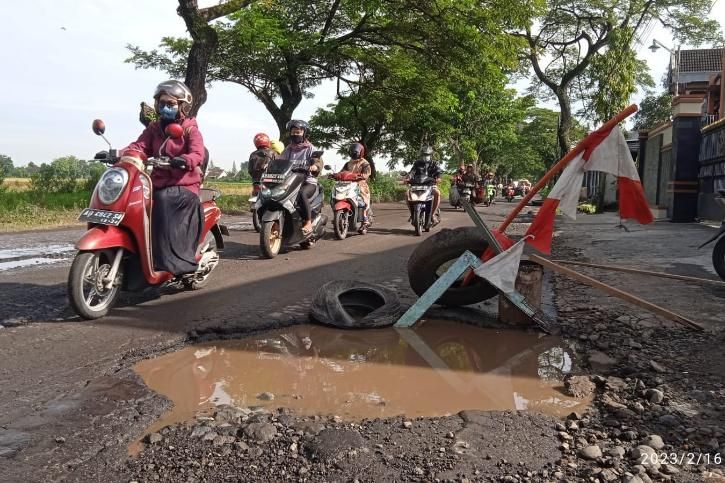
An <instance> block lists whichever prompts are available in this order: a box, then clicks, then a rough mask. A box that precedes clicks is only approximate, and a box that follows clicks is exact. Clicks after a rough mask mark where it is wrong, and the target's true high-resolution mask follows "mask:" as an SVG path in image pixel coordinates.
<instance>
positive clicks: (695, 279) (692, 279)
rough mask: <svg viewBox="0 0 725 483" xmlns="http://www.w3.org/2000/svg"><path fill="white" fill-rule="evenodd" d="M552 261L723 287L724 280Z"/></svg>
mask: <svg viewBox="0 0 725 483" xmlns="http://www.w3.org/2000/svg"><path fill="white" fill-rule="evenodd" d="M552 261H553V262H554V263H561V264H564V265H579V266H581V267H591V268H601V269H602V270H611V271H613V272H624V273H635V274H638V275H649V276H652V277H661V278H671V279H673V280H682V281H684V282H692V283H696V284H703V283H704V284H711V285H716V286H718V287H725V282H723V281H720V280H711V279H709V278H700V277H688V276H686V275H675V274H673V273H665V272H655V271H651V270H640V269H638V268H629V267H620V266H616V265H601V264H598V263H586V262H575V261H573V260H552Z"/></svg>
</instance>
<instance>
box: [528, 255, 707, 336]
mask: <svg viewBox="0 0 725 483" xmlns="http://www.w3.org/2000/svg"><path fill="white" fill-rule="evenodd" d="M529 260H531V261H532V262H536V263H539V264H541V265H543V266H544V267H547V268H550V269H552V270H554V271H555V272H559V273H561V274H563V275H566V276H567V277H570V278H572V279H574V280H576V281H577V282H581V283H584V284H586V285H589V286H591V287H594V288H598V289H599V290H602V291H604V292H606V293H608V294H610V295H614V296H615V297H618V298H620V299H622V300H625V301H627V302H629V303H631V304H634V305H637V306H639V307H642V308H643V309H646V310H649V311H650V312H652V313H654V314H657V315H661V316H662V317H664V318H666V319H669V320H671V321H673V322H676V323H678V324H680V325H684V326H687V327H690V328H693V329H696V330H699V331H704V330H705V329H704V328H703V327H702V326H701V325H700V324H698V323H696V322H693V321H692V320H690V319H687V318H685V317H683V316H681V315H678V314H676V313H674V312H670V311H669V310H667V309H664V308H662V307H660V306H659V305H655V304H653V303H651V302H647V301H646V300H643V299H641V298H639V297H636V296H634V295H632V294H629V293H627V292H625V291H623V290H620V289H618V288H615V287H612V286H611V285H607V284H606V283H604V282H600V281H599V280H595V279H593V278H591V277H588V276H586V275H583V274H581V273H579V272H576V271H574V270H572V269H570V268H566V267H562V266H561V265H559V264H558V263H554V262H552V261H551V260H548V259H546V258H543V257H540V256H538V255H533V254H532V255H529Z"/></svg>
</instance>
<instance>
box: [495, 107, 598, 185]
mask: <svg viewBox="0 0 725 483" xmlns="http://www.w3.org/2000/svg"><path fill="white" fill-rule="evenodd" d="M558 123H559V113H558V112H556V111H552V110H551V109H546V108H540V107H533V108H531V109H529V110H528V111H527V113H526V118H525V119H524V121H523V122H522V123H521V124H519V126H518V127H519V129H518V133H517V137H516V139H515V140H514V141H513V142H512V143H511V144H510V145H509V146H508V147H507V149H506V150H505V152H504V153H503V155H502V156H501V157H500V158H499V163H498V164H497V165H496V166H494V167H493V168H494V170H495V171H496V172H497V174H499V175H503V176H507V177H510V178H514V179H520V178H526V179H530V180H535V179H538V178H540V177H541V176H542V175H543V174H544V173H545V172H546V171H547V170H548V169H549V168H551V167H552V166H553V165H554V163H556V162H557V161H558V160H559V159H560V158H561V157H562V154H561V152H560V150H559V145H558V142H557V127H558ZM572 131H573V137H574V139H581V138H583V137H584V136H585V135H586V134H587V130H586V128H585V127H584V126H582V125H581V124H579V123H578V122H576V121H574V128H573V129H572Z"/></svg>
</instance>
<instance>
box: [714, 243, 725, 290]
mask: <svg viewBox="0 0 725 483" xmlns="http://www.w3.org/2000/svg"><path fill="white" fill-rule="evenodd" d="M712 265H713V267H715V271H716V272H717V274H718V275H720V278H722V279H723V280H725V236H723V237H721V238H720V239H719V240H718V241H717V243H716V244H715V248H713V250H712Z"/></svg>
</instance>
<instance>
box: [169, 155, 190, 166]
mask: <svg viewBox="0 0 725 483" xmlns="http://www.w3.org/2000/svg"><path fill="white" fill-rule="evenodd" d="M169 164H170V165H171V167H172V168H176V169H186V167H187V164H186V160H185V159H184V158H182V157H181V156H177V157H175V158H173V159H172V160H171V161H169Z"/></svg>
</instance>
